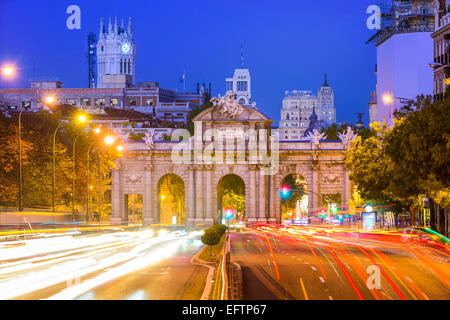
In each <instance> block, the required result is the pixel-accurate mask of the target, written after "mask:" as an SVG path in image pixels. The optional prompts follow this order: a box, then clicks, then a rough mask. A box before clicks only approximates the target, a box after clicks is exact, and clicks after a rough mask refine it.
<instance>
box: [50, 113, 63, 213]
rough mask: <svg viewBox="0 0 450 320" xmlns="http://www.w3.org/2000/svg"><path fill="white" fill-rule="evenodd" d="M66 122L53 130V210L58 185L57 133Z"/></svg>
mask: <svg viewBox="0 0 450 320" xmlns="http://www.w3.org/2000/svg"><path fill="white" fill-rule="evenodd" d="M63 123H64V121H61V122H60V123H59V124H58V126H57V127H56V129H55V132H53V166H52V169H53V181H52V208H53V212H55V187H56V152H55V150H56V133H57V132H58V129H59V128H60V127H61V125H62V124H63Z"/></svg>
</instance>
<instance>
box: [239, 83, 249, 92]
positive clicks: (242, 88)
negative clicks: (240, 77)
mask: <svg viewBox="0 0 450 320" xmlns="http://www.w3.org/2000/svg"><path fill="white" fill-rule="evenodd" d="M237 91H247V81H238V82H237Z"/></svg>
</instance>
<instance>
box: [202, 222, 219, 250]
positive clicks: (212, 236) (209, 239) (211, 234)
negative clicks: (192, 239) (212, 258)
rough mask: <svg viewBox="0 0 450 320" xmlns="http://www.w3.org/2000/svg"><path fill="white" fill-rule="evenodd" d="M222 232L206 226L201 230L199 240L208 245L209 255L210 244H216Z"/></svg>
mask: <svg viewBox="0 0 450 320" xmlns="http://www.w3.org/2000/svg"><path fill="white" fill-rule="evenodd" d="M222 234H223V233H219V232H218V231H217V230H215V229H213V228H208V229H206V230H205V231H204V232H203V235H202V237H201V240H202V242H203V243H204V244H206V245H208V246H209V255H211V248H212V246H215V245H217V244H218V243H219V242H220V238H221V237H222Z"/></svg>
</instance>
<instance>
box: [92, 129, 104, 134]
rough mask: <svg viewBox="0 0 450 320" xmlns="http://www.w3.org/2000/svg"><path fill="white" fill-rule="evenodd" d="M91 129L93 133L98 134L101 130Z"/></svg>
mask: <svg viewBox="0 0 450 320" xmlns="http://www.w3.org/2000/svg"><path fill="white" fill-rule="evenodd" d="M92 131H94V133H96V134H99V133H100V132H102V129H100V128H95V129H94V130H92Z"/></svg>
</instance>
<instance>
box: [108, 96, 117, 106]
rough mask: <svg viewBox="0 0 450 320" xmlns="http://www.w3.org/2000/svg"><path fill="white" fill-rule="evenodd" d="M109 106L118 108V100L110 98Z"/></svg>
mask: <svg viewBox="0 0 450 320" xmlns="http://www.w3.org/2000/svg"><path fill="white" fill-rule="evenodd" d="M109 105H110V106H118V105H119V99H118V98H111V99H110V100H109Z"/></svg>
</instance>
